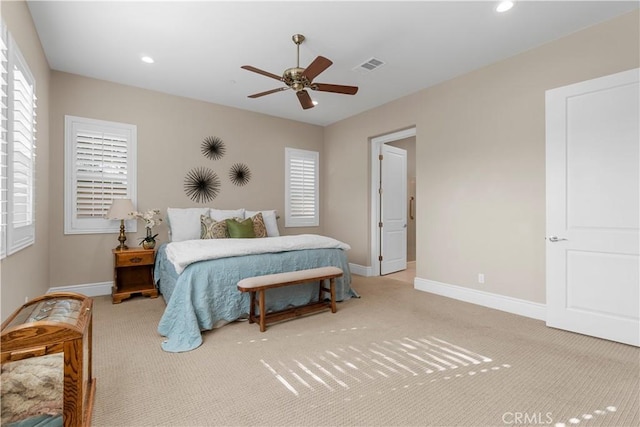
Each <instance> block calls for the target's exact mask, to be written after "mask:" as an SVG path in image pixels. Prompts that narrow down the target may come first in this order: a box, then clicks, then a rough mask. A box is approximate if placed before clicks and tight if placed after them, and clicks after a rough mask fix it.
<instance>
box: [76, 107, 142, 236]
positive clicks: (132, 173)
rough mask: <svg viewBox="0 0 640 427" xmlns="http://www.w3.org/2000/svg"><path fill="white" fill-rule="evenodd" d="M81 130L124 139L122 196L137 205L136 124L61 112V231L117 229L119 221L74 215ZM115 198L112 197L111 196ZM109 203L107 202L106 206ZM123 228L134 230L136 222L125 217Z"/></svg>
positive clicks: (93, 232) (101, 232) (108, 230)
mask: <svg viewBox="0 0 640 427" xmlns="http://www.w3.org/2000/svg"><path fill="white" fill-rule="evenodd" d="M82 132H93V133H102V134H110V135H117V136H119V137H122V138H124V139H126V145H127V154H126V164H127V171H126V175H127V184H126V187H127V191H126V194H125V195H123V198H124V197H126V198H129V199H131V201H132V203H133V205H134V206H136V205H137V179H136V177H137V126H136V125H132V124H128V123H118V122H111V121H106V120H98V119H90V118H85V117H77V116H70V115H65V125H64V159H65V162H64V176H65V189H64V234H103V233H115V232H118V231H119V230H120V222H119V221H113V220H109V219H106V218H104V217H93V218H78V216H77V215H76V206H77V201H78V200H77V188H78V185H77V184H78V181H77V175H78V167H77V158H78V150H77V146H78V145H77V135H78V133H82ZM114 198H115V197H114ZM110 204H111V203H110V202H109V205H110ZM105 215H106V212H105ZM125 223H126V229H127V231H130V232H136V231H137V221H136V220H135V219H131V220H127V221H125Z"/></svg>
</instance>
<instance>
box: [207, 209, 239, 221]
mask: <svg viewBox="0 0 640 427" xmlns="http://www.w3.org/2000/svg"><path fill="white" fill-rule="evenodd" d="M209 216H211V218H212V219H215V220H216V221H223V220H225V219H230V218H240V219H244V209H232V210H223V209H213V208H211V212H210V213H209ZM198 221H200V219H199V218H198Z"/></svg>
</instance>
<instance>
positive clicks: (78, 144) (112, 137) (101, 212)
mask: <svg viewBox="0 0 640 427" xmlns="http://www.w3.org/2000/svg"><path fill="white" fill-rule="evenodd" d="M136 132H137V131H136V126H134V125H129V124H124V123H114V122H106V121H102V120H93V119H85V118H81V117H73V116H66V117H65V159H66V163H65V174H66V177H67V178H66V179H65V182H66V188H65V234H87V233H110V232H114V231H117V230H118V229H119V227H120V224H119V223H118V222H117V221H110V220H106V219H105V216H106V214H107V212H108V211H109V208H110V207H111V203H112V201H113V199H122V198H129V199H131V200H132V201H133V203H134V205H135V203H136V185H135V182H136V179H135V178H136V169H135V166H136V163H135V155H136ZM127 230H128V231H135V221H128V222H127Z"/></svg>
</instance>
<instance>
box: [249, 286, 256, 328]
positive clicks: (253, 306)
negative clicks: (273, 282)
mask: <svg viewBox="0 0 640 427" xmlns="http://www.w3.org/2000/svg"><path fill="white" fill-rule="evenodd" d="M249 297H250V300H249V323H254V322H255V320H254V319H255V316H256V293H255V292H249Z"/></svg>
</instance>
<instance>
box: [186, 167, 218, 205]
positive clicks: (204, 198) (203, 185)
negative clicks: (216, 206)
mask: <svg viewBox="0 0 640 427" xmlns="http://www.w3.org/2000/svg"><path fill="white" fill-rule="evenodd" d="M184 191H185V193H186V194H187V196H189V197H190V198H191V200H193V201H194V202H197V203H205V202H209V201H211V200H213V199H215V198H216V196H217V195H218V193H219V192H220V178H218V175H217V174H216V173H215V172H214V171H212V170H211V169H208V168H204V167H200V168H195V169H191V170H190V171H189V173H187V176H186V177H185V178H184Z"/></svg>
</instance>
